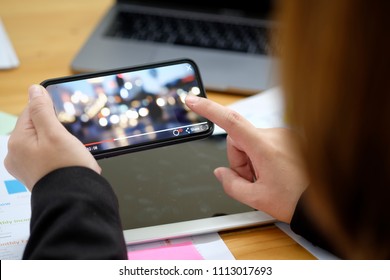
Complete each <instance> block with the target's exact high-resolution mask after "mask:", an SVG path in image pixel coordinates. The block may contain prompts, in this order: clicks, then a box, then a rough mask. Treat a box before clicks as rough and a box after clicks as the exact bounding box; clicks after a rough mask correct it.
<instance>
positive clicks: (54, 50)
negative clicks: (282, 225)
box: [0, 0, 315, 260]
mask: <svg viewBox="0 0 390 280" xmlns="http://www.w3.org/2000/svg"><path fill="white" fill-rule="evenodd" d="M113 2H114V1H112V0H95V1H93V0H83V1H79V0H68V1H60V0H34V1H25V2H23V3H20V2H19V1H14V0H1V3H0V18H1V19H2V21H3V24H4V26H5V28H6V30H7V33H8V36H9V37H10V39H11V41H12V43H13V46H14V48H15V50H16V53H17V55H18V58H19V60H20V66H19V67H18V68H16V69H12V70H1V71H0V111H4V112H7V113H10V114H14V115H19V114H20V113H21V112H22V110H23V108H24V107H25V105H26V102H27V88H28V87H29V85H31V84H33V83H40V82H41V81H43V80H45V79H47V78H52V77H58V76H65V75H70V74H72V72H71V69H70V62H71V60H72V59H73V57H74V56H75V55H76V53H77V51H78V50H79V48H80V47H81V46H82V44H83V43H84V41H85V40H86V38H87V37H88V35H89V33H90V32H91V31H92V29H93V28H94V26H95V25H96V24H97V22H98V21H99V19H100V17H101V16H102V15H103V14H104V13H105V11H106V10H107V9H108V7H109V6H110V5H111V3H113ZM208 97H209V98H210V99H212V100H214V101H216V102H218V103H221V104H223V105H227V104H230V103H232V102H235V101H237V100H239V99H241V98H242V97H243V96H240V95H234V94H223V93H213V92H208ZM220 235H221V237H222V239H223V240H224V241H225V243H226V244H227V246H228V247H229V249H230V250H231V252H232V253H233V255H234V256H235V257H236V259H252V260H253V259H315V258H314V257H313V256H312V255H311V254H310V253H309V252H308V251H306V250H305V249H304V248H302V247H301V246H300V245H299V244H297V243H296V242H295V241H294V240H292V239H291V238H290V237H289V236H287V235H286V234H284V233H283V232H282V231H281V230H279V229H278V228H277V227H276V226H274V225H268V226H261V227H255V228H248V229H240V230H232V231H228V232H221V233H220Z"/></svg>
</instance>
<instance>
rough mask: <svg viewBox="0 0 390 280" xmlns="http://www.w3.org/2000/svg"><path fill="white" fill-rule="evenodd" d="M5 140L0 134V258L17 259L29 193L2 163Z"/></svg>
mask: <svg viewBox="0 0 390 280" xmlns="http://www.w3.org/2000/svg"><path fill="white" fill-rule="evenodd" d="M7 142H8V136H0V259H1V260H7V259H8V260H17V259H21V258H22V254H23V250H24V248H25V246H26V242H27V239H28V237H29V234H30V232H29V224H30V216H31V208H30V198H31V193H30V192H29V190H28V189H27V188H26V187H25V186H24V185H23V184H22V183H20V182H19V181H18V180H16V179H15V178H14V177H12V176H11V175H10V174H9V173H8V172H7V170H6V169H5V167H4V165H3V162H4V158H5V155H6V153H7Z"/></svg>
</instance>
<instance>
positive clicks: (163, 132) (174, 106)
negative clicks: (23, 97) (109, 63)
mask: <svg viewBox="0 0 390 280" xmlns="http://www.w3.org/2000/svg"><path fill="white" fill-rule="evenodd" d="M41 85H42V86H44V87H45V88H46V90H47V91H48V93H49V94H50V96H51V98H52V100H53V103H54V109H55V112H56V114H57V117H58V119H59V120H60V122H61V123H62V124H63V125H64V126H65V128H66V129H67V130H68V131H69V132H70V133H72V134H73V135H75V136H76V137H77V138H78V139H79V140H80V141H81V142H82V143H83V144H84V145H85V146H86V148H87V149H88V150H89V151H90V152H91V153H92V154H93V156H94V157H95V158H96V159H100V158H107V157H112V156H116V155H120V154H125V153H129V152H135V151H140V150H144V149H151V148H156V147H160V146H166V145H170V144H175V143H179V142H185V141H190V140H195V139H200V138H205V137H208V136H209V135H211V134H212V132H213V129H214V125H213V123H212V122H210V121H209V120H207V119H205V118H204V117H202V116H200V115H198V114H196V113H194V112H193V111H191V110H190V109H189V108H188V107H187V106H186V105H185V103H184V100H185V97H186V96H187V95H188V94H194V95H198V96H201V97H205V98H206V92H205V90H204V87H203V84H202V80H201V76H200V72H199V69H198V67H197V65H196V64H195V62H194V61H192V60H190V59H179V60H171V61H165V62H161V63H154V64H147V65H141V66H135V67H130V68H121V69H115V70H108V71H103V72H95V73H86V74H78V75H73V76H68V77H60V78H55V79H48V80H45V81H43V82H42V83H41Z"/></svg>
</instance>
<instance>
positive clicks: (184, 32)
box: [106, 12, 269, 54]
mask: <svg viewBox="0 0 390 280" xmlns="http://www.w3.org/2000/svg"><path fill="white" fill-rule="evenodd" d="M267 35H268V30H267V28H264V27H258V26H249V25H239V24H234V23H227V24H226V23H221V22H216V21H204V20H197V19H188V18H179V17H167V16H160V15H150V14H140V13H133V12H120V13H118V15H117V19H116V20H115V21H114V22H113V23H112V24H111V26H110V27H109V29H108V31H107V32H106V36H110V37H118V38H128V39H135V40H144V41H153V42H159V43H169V44H175V45H185V46H192V47H201V48H211V49H221V50H228V51H236V52H244V53H252V54H266V53H267V52H268V49H269V40H268V39H267V37H268V36H267Z"/></svg>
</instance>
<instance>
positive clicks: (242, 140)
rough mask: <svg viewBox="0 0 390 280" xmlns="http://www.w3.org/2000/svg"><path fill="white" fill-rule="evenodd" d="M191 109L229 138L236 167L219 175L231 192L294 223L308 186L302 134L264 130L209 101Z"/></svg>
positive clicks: (194, 100)
mask: <svg viewBox="0 0 390 280" xmlns="http://www.w3.org/2000/svg"><path fill="white" fill-rule="evenodd" d="M186 105H187V106H188V107H189V108H190V109H191V110H193V111H194V112H196V113H198V114H200V115H202V116H203V117H205V118H207V119H209V120H210V121H212V122H214V123H215V124H217V125H218V126H220V127H222V128H223V129H225V131H226V132H227V134H228V136H227V155H228V160H229V163H230V167H219V168H217V169H216V170H215V171H214V174H215V176H216V177H217V178H218V180H219V181H220V182H221V183H222V186H223V188H224V190H225V192H226V193H227V194H228V195H230V196H231V197H233V198H234V199H236V200H238V201H240V202H242V203H245V204H247V205H248V206H250V207H253V208H255V209H258V210H260V211H263V212H266V213H268V214H269V215H271V216H273V217H274V218H275V219H278V220H280V221H283V222H286V223H289V222H290V221H291V218H292V215H293V213H294V210H295V207H296V204H297V202H298V200H299V197H300V196H301V194H302V192H303V191H304V190H305V188H306V186H307V185H308V179H307V176H306V173H305V171H304V165H303V161H302V159H301V156H300V155H299V153H298V152H297V151H298V150H297V146H296V145H297V138H296V137H298V136H297V134H296V133H294V132H293V131H291V130H290V129H287V128H272V129H258V128H256V127H254V126H253V125H252V124H251V123H250V122H249V121H248V120H246V119H245V118H243V117H242V116H241V115H239V114H238V113H237V112H235V111H233V110H231V109H229V108H227V107H224V106H222V105H220V104H217V103H215V102H213V101H211V100H209V99H206V98H200V97H197V96H193V95H189V96H188V97H187V98H186Z"/></svg>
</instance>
